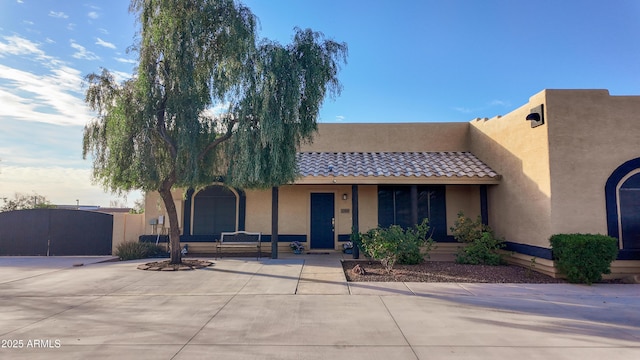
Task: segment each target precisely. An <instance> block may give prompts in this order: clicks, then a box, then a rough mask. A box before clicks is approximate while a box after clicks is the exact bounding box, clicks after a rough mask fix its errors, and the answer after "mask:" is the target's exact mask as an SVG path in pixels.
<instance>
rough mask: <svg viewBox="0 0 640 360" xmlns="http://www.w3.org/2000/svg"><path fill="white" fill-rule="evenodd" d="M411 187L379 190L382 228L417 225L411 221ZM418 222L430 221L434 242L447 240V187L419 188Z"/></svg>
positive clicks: (379, 211)
mask: <svg viewBox="0 0 640 360" xmlns="http://www.w3.org/2000/svg"><path fill="white" fill-rule="evenodd" d="M411 196H412V195H411V186H378V224H379V225H380V226H382V227H388V226H390V225H399V226H402V227H403V228H407V227H411V226H413V225H415V224H414V223H413V222H412V221H411V218H412V216H411V203H412V202H411V200H412V198H411ZM416 202H417V205H418V209H417V211H418V214H417V215H418V222H421V221H422V220H423V219H425V218H428V219H429V226H430V228H431V231H432V232H433V235H432V236H433V238H434V240H444V239H445V238H446V236H447V219H446V201H445V187H444V186H442V185H435V186H417V198H416Z"/></svg>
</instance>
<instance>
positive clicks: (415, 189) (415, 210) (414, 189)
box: [411, 185, 431, 225]
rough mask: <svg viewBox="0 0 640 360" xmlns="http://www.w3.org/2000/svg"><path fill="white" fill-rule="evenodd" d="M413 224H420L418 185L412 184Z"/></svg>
mask: <svg viewBox="0 0 640 360" xmlns="http://www.w3.org/2000/svg"><path fill="white" fill-rule="evenodd" d="M429 220H431V219H429ZM411 224H413V225H417V224H418V185H411Z"/></svg>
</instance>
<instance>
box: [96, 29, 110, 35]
mask: <svg viewBox="0 0 640 360" xmlns="http://www.w3.org/2000/svg"><path fill="white" fill-rule="evenodd" d="M98 31H100V32H101V33H103V34H105V35H109V30H107V29H103V28H100V29H98Z"/></svg>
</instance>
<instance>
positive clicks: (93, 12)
mask: <svg viewBox="0 0 640 360" xmlns="http://www.w3.org/2000/svg"><path fill="white" fill-rule="evenodd" d="M87 16H88V17H89V18H90V19H97V18H99V17H100V15H98V13H97V12H95V11H91V12H89V13H88V14H87Z"/></svg>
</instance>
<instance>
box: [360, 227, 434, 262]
mask: <svg viewBox="0 0 640 360" xmlns="http://www.w3.org/2000/svg"><path fill="white" fill-rule="evenodd" d="M352 239H354V240H356V244H359V246H360V247H361V248H362V250H363V252H364V253H365V254H367V255H368V256H371V257H373V258H374V259H376V260H380V263H381V264H382V266H384V268H385V270H386V271H387V272H391V271H392V270H393V265H395V263H396V262H397V263H398V264H407V265H412V264H419V263H421V262H423V261H424V258H425V257H428V256H429V251H430V250H431V248H432V247H433V239H432V238H431V237H430V236H429V221H428V220H427V219H424V220H423V221H422V223H420V224H418V225H416V226H414V227H411V228H407V229H403V228H402V227H400V226H398V225H391V226H389V227H388V228H382V227H378V228H375V229H371V230H369V231H368V232H367V233H365V234H359V235H358V236H357V237H356V238H354V237H353V235H352Z"/></svg>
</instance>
